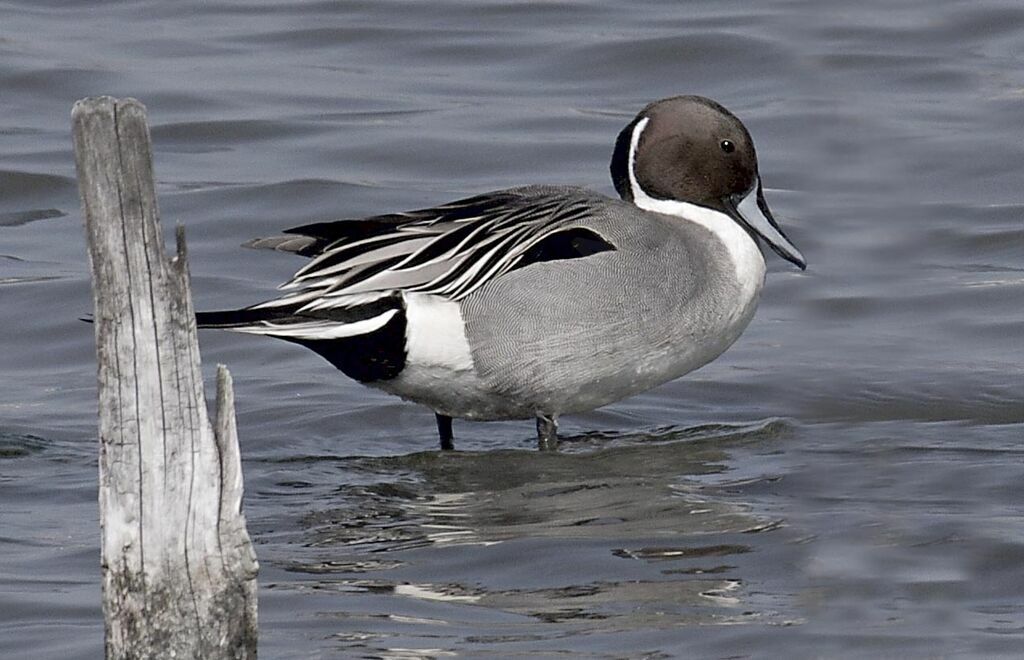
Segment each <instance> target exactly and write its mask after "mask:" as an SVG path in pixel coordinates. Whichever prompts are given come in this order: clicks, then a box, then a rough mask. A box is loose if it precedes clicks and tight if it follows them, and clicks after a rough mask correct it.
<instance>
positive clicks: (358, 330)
mask: <svg viewBox="0 0 1024 660" xmlns="http://www.w3.org/2000/svg"><path fill="white" fill-rule="evenodd" d="M397 313H398V310H397V309H389V310H388V311H386V312H384V313H383V314H379V315H378V316H374V317H373V318H370V319H364V320H362V321H356V322H355V323H338V322H336V321H309V322H307V323H282V324H278V325H274V324H272V323H268V322H266V321H264V322H262V323H261V324H260V325H251V326H247V327H243V328H231V330H234V331H235V332H246V333H249V334H252V335H270V336H272V337H294V338H296V339H342V338H344V337H355V336H356V335H367V334H370V333H371V332H373V331H375V330H380V329H381V328H383V327H384V325H385V324H386V323H387V322H388V321H390V320H391V317H392V316H394V315H395V314H397Z"/></svg>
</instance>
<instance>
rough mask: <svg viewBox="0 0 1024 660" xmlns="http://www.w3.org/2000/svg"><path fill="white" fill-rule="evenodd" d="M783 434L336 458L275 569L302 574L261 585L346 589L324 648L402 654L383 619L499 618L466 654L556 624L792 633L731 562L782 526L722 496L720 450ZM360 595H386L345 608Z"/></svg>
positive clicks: (717, 432) (703, 431) (543, 634)
mask: <svg viewBox="0 0 1024 660" xmlns="http://www.w3.org/2000/svg"><path fill="white" fill-rule="evenodd" d="M789 431H790V428H789V426H788V425H787V424H786V423H784V422H780V421H769V422H764V423H759V424H755V425H751V426H721V425H715V426H702V427H696V428H689V429H659V430H657V431H654V432H649V433H641V434H625V435H620V434H588V435H586V436H582V437H577V438H570V439H569V440H568V441H567V442H565V443H564V445H563V450H562V451H560V452H558V453H545V452H536V451H494V452H486V453H474V452H454V453H441V452H424V453H417V454H410V455H406V456H397V457H383V458H382V457H372V458H371V457H359V458H351V459H344V460H343V461H342V462H343V463H344V467H345V469H346V472H348V473H350V474H353V475H358V477H357V478H356V479H354V480H355V481H357V482H358V483H355V484H352V485H345V486H341V487H339V488H337V489H336V490H334V491H332V492H330V493H324V494H323V496H322V497H317V498H316V500H315V502H314V506H316V505H317V504H322V503H326V504H327V505H326V506H323V507H322V508H316V509H315V510H314V511H311V512H309V513H308V514H307V515H305V517H304V518H303V519H302V522H301V525H302V529H301V530H299V531H297V535H298V537H299V538H301V545H302V547H303V549H304V554H305V556H303V557H294V556H293V557H291V558H289V560H288V561H285V562H281V565H282V566H283V567H284V568H286V570H288V571H289V572H291V573H292V574H293V575H296V574H298V575H301V574H306V575H307V576H308V577H309V579H303V578H298V579H297V580H296V581H295V582H292V583H288V584H277V585H275V586H274V588H278V589H280V588H286V589H301V590H316V591H320V592H324V591H326V592H332V593H336V594H339V595H344V596H345V597H344V598H342V600H341V601H339V610H340V612H341V613H339V612H335V613H334V614H332V616H337V617H339V618H341V619H344V620H345V621H346V624H345V628H346V629H348V628H350V627H351V628H354V629H352V630H347V632H345V633H343V634H339V636H337V637H335V641H336V642H338V643H344V644H345V645H346V648H350V649H352V648H356V647H358V648H365V649H373V650H374V652H375V653H380V654H381V657H405V656H404V655H403V653H405V652H406V651H408V649H405V650H402V649H399V648H398V647H395V646H391V645H390V643H388V642H387V641H386V640H385V639H384V637H391V636H392V635H391V633H388V634H386V635H385V634H382V633H375V632H373V631H374V630H376V629H377V628H379V627H381V626H380V623H379V621H380V617H387V620H388V622H389V624H388V625H389V626H390V628H391V629H392V632H393V629H394V628H395V627H396V626H399V627H400V628H401V627H409V626H411V627H412V628H414V629H415V628H416V627H418V626H419V627H422V625H423V620H424V618H426V619H429V620H431V621H433V623H432V624H431V626H430V627H432V628H434V629H436V626H437V620H440V621H443V622H445V625H450V626H460V622H462V623H466V622H468V621H470V620H472V619H474V618H475V617H477V616H479V614H471V613H467V611H466V610H465V609H464V608H466V607H471V608H476V609H474V610H473V612H477V613H479V612H481V611H486V612H490V613H492V615H494V616H498V617H499V619H500V621H499V622H498V623H497V624H494V625H495V626H496V627H495V629H494V630H492V633H493V634H492V635H490V636H488V635H481V627H480V625H479V624H477V625H474V626H473V637H474V639H475V640H476V641H475V642H474V643H476V644H482V643H485V640H487V639H490V640H491V641H490V642H486V643H493V644H510V643H514V642H516V641H519V642H521V641H524V640H527V639H549V637H550V638H553V637H552V636H553V635H554V633H555V630H557V631H559V632H558V635H563V636H572V635H578V634H584V633H586V634H593V633H596V632H605V633H608V632H612V631H615V630H625V629H629V630H638V629H639V630H643V629H661V628H671V627H675V626H680V625H694V624H737V623H745V622H750V623H752V622H757V623H761V624H763V623H774V624H783V623H790V622H792V621H793V620H794V616H793V615H792V614H791V613H786V614H782V613H780V602H778V601H779V598H778V597H773V598H766V597H765V596H764V595H762V594H753V593H750V592H749V591H748V590H747V589H746V588H745V582H744V576H743V575H742V568H741V566H742V562H741V560H740V557H741V556H742V555H745V554H748V553H751V552H753V551H754V550H755V548H754V546H753V543H752V540H753V537H752V536H751V534H756V533H760V532H770V531H774V530H777V529H779V528H780V527H781V526H782V525H781V523H780V521H778V520H769V519H766V518H765V517H764V516H763V515H758V514H755V513H753V512H752V511H750V510H749V507H748V506H747V505H745V504H744V503H742V502H737V501H735V499H734V498H732V497H730V495H729V493H728V489H727V488H723V479H724V473H725V472H726V471H727V465H728V462H729V458H730V450H731V449H737V448H742V447H745V446H763V445H765V444H767V443H770V442H772V441H774V440H775V439H777V438H779V437H781V436H785V435H786V434H787V433H788V432H789ZM712 477H713V479H712ZM303 490H305V489H303ZM308 495H309V493H305V496H306V497H308ZM297 546H298V543H294V544H291V547H292V548H295V547H297ZM470 546H471V547H470ZM428 547H429V548H431V550H430V553H429V554H426V553H425V552H424V549H426V548H428ZM474 548H475V549H474ZM553 549H554V552H553ZM540 551H542V552H543V556H538V554H539V552H540ZM422 576H430V577H432V578H436V580H430V581H424V580H423V579H422ZM357 594H364V595H365V596H367V597H369V596H373V597H375V598H379V597H381V596H387V598H385V599H384V600H380V601H378V600H374V602H376V603H379V604H378V605H377V606H376V607H371V610H372V611H368V612H363V613H362V614H356V613H353V612H351V611H350V609H351V602H350V601H351V598H352V597H354V596H355V595H357ZM365 607H366V605H365V604H363V605H362V606H361V608H365ZM361 608H357V609H361ZM480 608H483V609H480ZM781 609H782V610H785V609H786V605H785V604H784V603H783V605H782V607H781ZM425 614H430V616H426V617H425V616H424V615H425ZM508 617H511V618H510V619H509V618H508ZM403 621H405V623H403ZM375 622H376V623H375ZM555 623H557V624H558V626H557V627H555V626H552V627H551V628H552V630H551V631H550V632H549V631H546V629H545V626H548V625H549V624H555ZM538 626H540V628H538ZM385 627H387V626H385ZM452 634H453V636H455V637H456V638H458V640H459V643H460V644H462V643H467V640H466V639H464V638H462V636H461V635H459V634H457V633H455V632H454V631H453V633H452ZM417 639H419V640H420V642H421V643H425V642H423V640H422V638H421V637H417ZM372 640H376V641H372ZM441 647H442V648H443V647H445V645H444V644H442V645H441ZM410 652H411V651H410ZM420 652H421V651H419V650H418V651H416V653H420ZM424 653H425V652H424ZM426 655H430V656H436V655H438V653H436V652H431V653H426Z"/></svg>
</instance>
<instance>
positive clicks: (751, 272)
mask: <svg viewBox="0 0 1024 660" xmlns="http://www.w3.org/2000/svg"><path fill="white" fill-rule="evenodd" d="M649 121H650V118H649V117H644V118H643V119H641V120H640V121H638V122H637V124H636V126H635V127H634V128H633V135H632V136H631V139H630V143H629V159H628V160H627V170H628V172H629V189H630V192H632V194H633V203H634V204H636V205H637V206H639V207H640V208H642V209H643V210H645V211H651V212H653V213H663V214H665V215H671V216H675V217H677V218H681V219H682V220H686V221H687V222H692V223H694V224H698V225H700V226H702V227H704V228H705V229H707V230H708V231H710V232H711V233H712V234H714V236H715V238H717V239H718V240H719V241H720V242H721V243H722V244H723V245H725V247H726V250H728V252H729V256H730V257H731V258H732V263H733V267H734V268H735V269H736V279H737V280H738V281H739V283H740V287H741V288H742V289H743V293H744V295H751V296H756V295H757V294H758V293H759V292H760V291H761V286H762V285H763V284H764V273H765V263H764V255H762V254H761V249H760V248H759V247H758V246H757V243H756V242H755V241H754V239H753V238H752V237H751V236H750V234H748V233H747V232H746V230H745V229H743V227H741V226H740V225H739V223H737V222H736V221H735V220H733V219H732V218H730V217H729V216H728V215H726V214H725V213H722V212H721V211H715V210H713V209H709V208H707V207H705V206H700V205H698V204H692V203H690V202H683V201H680V200H677V199H656V198H654V197H651V196H650V195H648V194H647V191H645V190H644V189H643V188H642V187H641V186H640V183H639V182H638V181H637V179H636V172H635V164H636V150H637V145H639V144H640V135H641V134H642V133H643V131H644V128H646V127H647V122H649Z"/></svg>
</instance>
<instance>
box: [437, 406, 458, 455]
mask: <svg viewBox="0 0 1024 660" xmlns="http://www.w3.org/2000/svg"><path fill="white" fill-rule="evenodd" d="M434 418H435V419H437V434H438V435H439V436H441V449H444V450H447V451H451V450H452V449H455V443H454V442H453V440H454V439H455V436H454V435H453V434H452V418H451V417H449V416H448V415H442V414H441V413H434Z"/></svg>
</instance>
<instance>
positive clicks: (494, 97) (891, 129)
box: [0, 0, 1024, 660]
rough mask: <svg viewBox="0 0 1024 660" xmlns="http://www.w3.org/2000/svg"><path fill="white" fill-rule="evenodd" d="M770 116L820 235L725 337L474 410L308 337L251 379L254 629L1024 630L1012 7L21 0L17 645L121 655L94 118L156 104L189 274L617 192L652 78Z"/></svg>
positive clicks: (779, 200) (358, 641) (15, 171)
mask: <svg viewBox="0 0 1024 660" xmlns="http://www.w3.org/2000/svg"><path fill="white" fill-rule="evenodd" d="M678 93H696V94H704V95H707V96H711V97H713V98H715V99H717V100H719V101H721V102H722V103H724V104H725V105H726V106H728V107H729V108H730V109H732V110H733V111H734V112H736V113H737V114H738V115H739V116H740V117H741V118H742V119H743V120H744V121H745V122H746V124H747V126H748V127H749V129H750V131H751V133H752V134H753V136H754V138H755V141H756V143H757V147H758V154H759V158H760V163H761V173H762V177H763V180H764V183H765V185H766V186H767V191H766V195H767V197H768V200H769V202H770V203H771V205H772V207H773V209H774V211H775V213H776V216H777V217H779V219H780V220H781V222H782V223H783V224H784V226H785V227H786V229H787V232H788V233H789V235H790V237H791V238H793V240H794V242H795V243H796V244H797V245H798V246H799V247H800V248H801V249H802V250H803V252H804V254H805V255H806V256H807V257H808V260H809V262H810V268H809V269H808V270H807V272H805V273H800V272H797V271H796V270H795V269H793V268H792V267H791V266H789V264H786V263H784V262H782V261H781V260H779V259H777V258H775V257H774V256H773V255H770V257H769V260H768V261H769V267H770V271H771V272H770V273H769V277H768V283H767V286H766V288H765V294H764V299H763V302H762V305H761V308H760V309H759V311H758V314H757V316H756V318H755V320H754V322H753V324H752V325H751V326H750V328H749V329H748V330H747V331H746V333H745V334H744V336H743V337H742V338H741V339H740V340H739V341H738V342H737V344H736V345H735V346H733V347H732V348H731V349H730V350H729V351H728V352H727V353H726V354H725V355H724V356H723V357H722V358H720V359H719V360H718V361H716V362H715V363H713V364H711V365H709V366H707V367H705V368H704V369H702V370H701V371H699V372H697V373H695V374H691V375H690V376H688V377H686V378H683V379H681V380H679V381H676V382H674V383H671V384H668V385H665V386H663V387H661V388H659V389H657V390H654V391H652V392H650V393H647V394H645V395H642V396H638V397H636V398H633V399H630V400H627V401H623V402H621V403H618V404H615V405H613V406H609V407H607V408H604V409H601V410H598V411H595V412H593V413H590V414H586V415H579V416H575V417H571V418H567V419H565V420H564V423H563V431H564V432H565V434H566V435H567V436H568V439H567V441H566V442H565V443H564V447H563V450H562V451H561V452H560V453H558V454H540V453H537V452H535V451H532V446H533V443H534V440H533V437H532V436H533V430H532V424H530V423H525V422H524V423H519V422H516V423H492V424H470V423H465V422H461V423H460V422H457V423H456V437H457V446H458V447H459V448H460V449H461V450H462V451H459V452H457V453H453V454H445V455H442V454H440V453H439V452H437V451H435V446H436V438H435V434H434V429H433V418H432V415H431V414H430V412H429V411H427V410H425V409H421V408H418V407H416V406H413V405H410V404H406V403H403V402H401V401H399V400H397V399H393V398H390V397H388V396H386V395H384V394H382V393H379V392H375V391H370V390H366V389H363V388H362V387H360V386H359V385H357V384H355V383H352V382H350V381H348V380H346V379H345V378H344V377H343V376H342V375H341V374H339V373H338V372H336V371H334V370H333V369H332V368H331V367H330V366H329V365H328V364H327V363H326V362H323V361H322V360H321V359H320V358H318V357H317V356H315V355H313V354H312V353H308V352H305V351H303V350H302V349H300V348H297V347H294V346H291V345H288V344H285V343H279V342H274V341H272V340H268V339H265V338H260V337H246V336H234V335H229V334H226V333H216V332H204V333H203V335H202V336H201V342H202V349H203V358H204V362H205V365H206V369H205V370H206V372H207V373H208V374H211V375H212V367H213V365H214V364H216V363H217V362H222V363H226V364H227V365H229V366H230V368H231V370H232V373H233V374H234V377H235V386H236V393H237V398H238V401H237V407H238V423H239V435H240V437H241V441H242V451H243V458H244V465H243V467H244V470H245V479H246V489H247V491H246V500H245V508H246V513H247V516H248V519H249V522H250V530H251V532H252V533H253V536H254V539H255V542H256V546H257V547H256V549H257V553H258V555H259V558H260V562H261V566H262V570H261V574H260V624H261V639H260V652H261V654H262V656H263V657H266V658H309V657H368V658H422V657H453V656H454V657H494V658H509V657H593V658H620V657H652V658H653V657H763V658H779V657H866V658H876V657H897V656H898V657H935V656H944V657H953V656H968V657H970V656H973V657H996V656H1000V655H1002V656H1006V657H1015V656H1018V655H1019V654H1020V652H1021V649H1022V648H1024V595H1022V594H1024V510H1022V499H1024V485H1022V484H1024V194H1022V186H1021V182H1022V175H1024V141H1022V140H1021V136H1022V135H1024V7H1021V6H1020V4H1019V2H1014V1H1011V0H985V1H982V2H968V1H966V0H964V1H961V2H940V3H935V2H923V1H917V2H914V1H908V2H900V3H891V2H862V3H856V4H851V3H846V2H824V3H821V2H819V3H806V2H789V1H783V0H771V1H767V2H759V3H746V2H721V1H718V2H711V1H706V2H685V3H680V2H634V3H628V4H627V3H621V2H609V1H604V0H596V1H594V2H586V3H570V2H513V3H499V2H490V1H486V2H470V1H468V0H451V1H447V2H432V3H421V2H411V1H410V2H340V3H333V2H289V3H284V2H260V3H248V2H232V1H225V0H218V1H215V2H196V1H192V2H187V1H186V2H176V3H161V2H127V3H88V2H70V3H69V2H4V3H0V345H2V347H3V351H2V352H0V657H11V658H15V657H27V656H31V657H33V658H35V659H36V660H44V659H48V658H55V659H59V660H70V659H72V658H95V657H99V656H100V655H101V653H102V617H101V612H100V608H99V598H100V594H99V565H98V564H99V540H98V539H99V530H98V512H97V507H96V460H97V459H96V453H97V446H96V429H95V423H96V421H95V415H96V412H95V406H96V404H95V363H94V355H93V344H92V328H91V327H90V326H88V325H86V324H83V323H81V322H79V321H78V320H77V319H78V318H79V317H80V316H82V315H83V314H87V313H88V312H89V311H90V308H91V297H90V292H89V279H88V269H87V264H86V261H85V247H84V238H83V231H82V227H81V215H80V211H79V205H78V198H77V189H76V183H75V179H74V171H73V159H72V155H71V150H70V137H69V126H70V121H69V112H70V108H71V104H72V103H73V102H74V101H75V100H76V99H78V98H81V97H84V96H89V95H97V94H113V95H116V96H133V97H137V98H139V99H141V100H142V101H143V102H144V103H146V105H147V106H148V108H149V117H150V123H151V127H152V133H153V140H154V149H155V166H156V172H157V177H158V193H159V195H160V205H161V212H162V216H163V220H164V225H165V230H167V231H168V232H170V231H171V228H172V227H173V226H174V225H175V224H176V223H180V224H183V225H184V226H185V227H186V229H187V233H188V239H189V248H190V263H191V269H192V274H193V288H194V291H195V296H196V306H197V307H198V308H201V309H214V308H224V307H233V306H240V305H244V304H249V303H253V302H257V301H259V300H262V299H265V298H266V297H268V296H270V295H273V290H274V287H275V286H276V285H277V284H278V283H279V282H281V281H282V280H284V279H285V278H287V277H288V276H289V275H290V274H291V273H292V272H293V271H294V270H295V269H296V268H298V267H299V264H300V263H301V261H300V260H298V259H296V258H294V257H291V256H288V255H282V254H275V253H266V252H256V251H251V250H243V249H240V248H239V247H238V246H239V244H241V243H242V242H244V241H245V240H247V239H249V238H252V237H254V236H262V235H268V234H273V233H276V232H277V231H279V230H280V229H282V228H285V227H290V226H295V225H299V224H303V223H308V222H316V221H324V220H329V219H334V218H339V217H357V216H359V215H363V214H371V213H380V212H385V211H392V210H401V209H407V208H417V207H422V206H425V205H430V204H434V203H440V202H444V201H448V200H450V199H453V198H455V197H457V196H460V195H466V194H471V193H475V192H481V191H486V190H490V189H495V188H500V187H506V186H511V185H519V184H526V183H571V184H582V185H586V186H589V187H592V188H595V189H598V190H601V191H604V192H607V193H611V192H612V191H611V184H610V181H609V180H608V175H607V161H608V159H609V157H610V153H611V147H612V142H613V140H614V137H615V135H616V134H617V133H618V131H619V130H620V129H621V128H622V126H624V125H625V123H626V122H628V121H629V119H630V117H631V116H632V115H633V114H634V113H635V112H636V111H637V110H638V109H639V108H640V107H642V106H643V105H644V104H645V103H647V102H648V101H651V100H653V99H657V98H661V97H664V96H669V95H673V94H678Z"/></svg>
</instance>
